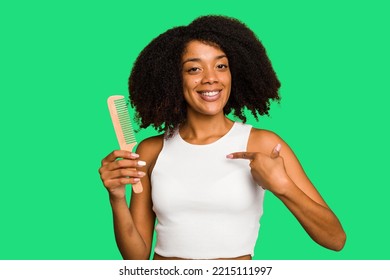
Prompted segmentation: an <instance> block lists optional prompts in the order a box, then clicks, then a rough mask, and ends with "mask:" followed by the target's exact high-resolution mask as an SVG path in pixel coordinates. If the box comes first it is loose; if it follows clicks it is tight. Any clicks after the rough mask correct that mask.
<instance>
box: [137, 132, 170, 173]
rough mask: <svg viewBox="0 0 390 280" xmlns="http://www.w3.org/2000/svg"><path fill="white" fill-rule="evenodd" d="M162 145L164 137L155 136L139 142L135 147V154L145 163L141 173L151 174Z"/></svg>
mask: <svg viewBox="0 0 390 280" xmlns="http://www.w3.org/2000/svg"><path fill="white" fill-rule="evenodd" d="M163 144H164V135H157V136H153V137H149V138H146V139H145V140H143V141H141V142H140V143H139V144H138V147H137V154H139V156H140V157H139V158H140V160H143V161H145V162H146V166H145V167H144V168H143V170H142V169H141V170H142V171H146V172H147V173H149V174H150V173H151V171H152V169H153V166H154V164H155V162H156V160H157V158H158V155H159V154H160V152H161V149H162V147H163Z"/></svg>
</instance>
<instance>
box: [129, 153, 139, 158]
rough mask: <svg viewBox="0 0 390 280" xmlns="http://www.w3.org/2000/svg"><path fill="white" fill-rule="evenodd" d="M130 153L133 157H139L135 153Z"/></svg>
mask: <svg viewBox="0 0 390 280" xmlns="http://www.w3.org/2000/svg"><path fill="white" fill-rule="evenodd" d="M130 155H131V156H132V157H133V158H138V157H139V155H138V154H136V153H131V154H130Z"/></svg>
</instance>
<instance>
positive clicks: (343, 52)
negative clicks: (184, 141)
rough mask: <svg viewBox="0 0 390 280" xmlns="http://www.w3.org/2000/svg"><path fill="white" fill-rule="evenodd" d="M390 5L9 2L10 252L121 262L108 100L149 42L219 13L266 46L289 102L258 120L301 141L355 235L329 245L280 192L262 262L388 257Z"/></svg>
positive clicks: (5, 182) (3, 248) (5, 90)
mask: <svg viewBox="0 0 390 280" xmlns="http://www.w3.org/2000/svg"><path fill="white" fill-rule="evenodd" d="M387 3H388V2H387V1H375V0H371V1H334V0H332V1H245V0H243V1H227V0H224V1H222V0H216V1H203V0H199V1H188V2H186V1H130V0H129V1H72V0H71V1H13V2H11V1H3V2H2V3H1V4H0V25H1V31H0V32H1V44H0V49H1V52H0V69H1V77H0V92H1V99H2V101H1V110H0V114H1V134H2V136H1V139H2V141H1V146H0V149H1V169H0V171H1V181H0V184H1V188H0V259H15V260H19V259H27V260H29V259H31V260H32V259H34V260H35V259H38V260H42V259H45V260H47V259H57V260H66V259H73V260H78V259H80V260H83V259H92V260H100V259H120V258H121V257H120V254H119V252H118V250H117V248H116V245H115V240H114V234H113V228H112V217H111V209H110V205H109V202H108V196H107V192H106V190H105V189H104V188H103V186H102V184H101V181H100V178H99V174H98V168H99V166H100V161H101V159H102V158H103V157H104V156H105V155H106V154H107V153H109V152H110V151H112V150H114V149H117V148H118V144H117V141H116V138H115V134H114V130H113V128H112V124H111V120H110V118H109V114H108V110H107V106H106V99H107V97H108V96H109V95H114V94H123V95H127V78H128V75H129V73H130V70H131V67H132V64H133V62H134V60H135V58H136V57H137V55H138V54H139V52H140V51H141V50H142V48H143V47H144V46H146V44H147V43H148V42H150V40H152V39H153V38H154V37H156V36H157V35H159V34H160V33H162V32H164V31H165V30H167V29H168V28H171V27H173V26H178V25H185V24H188V23H190V22H191V21H192V20H193V19H194V18H195V17H197V16H200V15H206V14H221V15H227V16H232V17H236V18H238V19H240V20H242V21H243V22H245V23H246V24H247V25H248V26H249V27H250V28H251V29H253V30H254V32H255V33H256V34H257V35H258V36H259V38H260V40H261V41H262V42H263V43H264V45H265V47H266V49H267V51H268V54H269V56H270V58H271V60H272V62H273V65H274V68H275V70H276V72H277V74H278V76H279V78H280V80H281V82H282V88H281V95H282V102H281V104H273V105H272V109H271V117H263V118H261V119H260V120H259V121H258V122H256V121H255V120H254V119H253V118H249V123H250V124H252V125H254V126H256V127H258V128H265V129H269V130H272V131H274V132H276V133H277V134H279V135H280V136H281V137H282V138H283V139H285V140H286V141H287V142H288V143H289V144H290V146H291V147H292V148H293V150H294V151H295V153H296V154H297V156H298V158H299V159H300V161H301V163H302V165H303V166H304V168H305V170H306V172H307V174H308V175H309V177H310V178H311V180H312V181H313V183H314V185H315V186H316V187H317V188H318V190H319V191H320V192H321V194H322V196H323V197H324V199H325V200H326V201H327V203H328V204H329V205H330V207H331V208H332V210H334V212H335V213H336V214H337V216H338V217H339V219H340V220H341V222H342V224H343V226H344V229H345V231H346V233H347V236H348V239H347V243H346V246H345V248H344V249H343V250H342V251H341V252H333V251H329V250H327V249H324V248H322V247H320V246H319V245H317V244H315V243H314V242H313V241H311V239H310V238H309V237H308V235H307V234H306V233H305V232H304V230H303V229H302V228H301V226H300V225H299V224H298V222H297V221H296V219H295V218H294V217H293V216H292V214H290V212H289V211H288V210H287V209H286V208H285V206H284V205H283V204H282V203H281V202H280V201H279V200H278V199H276V198H275V197H274V196H273V195H272V194H271V193H267V194H266V198H265V212H264V215H263V218H262V220H261V230H260V233H259V239H258V242H257V245H256V250H255V259H389V257H390V244H389V236H390V229H389V226H388V224H389V222H388V221H389V218H388V216H389V203H388V201H389V196H390V184H389V177H388V176H389V171H388V166H389V164H388V159H389V157H390V153H389V143H390V139H389V133H388V122H389V105H390V104H389V101H390V97H389V96H390V87H389V82H388V76H389V65H390V56H389V50H390V44H389V27H390V26H389V25H390V24H389V16H388V15H389V4H387ZM155 134H156V132H155V131H153V130H152V129H147V130H142V131H140V132H139V133H138V135H137V138H138V140H142V139H144V138H146V137H148V136H151V135H155Z"/></svg>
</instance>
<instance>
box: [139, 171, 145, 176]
mask: <svg viewBox="0 0 390 280" xmlns="http://www.w3.org/2000/svg"><path fill="white" fill-rule="evenodd" d="M145 174H146V173H145V172H142V171H138V176H142V177H143V176H145Z"/></svg>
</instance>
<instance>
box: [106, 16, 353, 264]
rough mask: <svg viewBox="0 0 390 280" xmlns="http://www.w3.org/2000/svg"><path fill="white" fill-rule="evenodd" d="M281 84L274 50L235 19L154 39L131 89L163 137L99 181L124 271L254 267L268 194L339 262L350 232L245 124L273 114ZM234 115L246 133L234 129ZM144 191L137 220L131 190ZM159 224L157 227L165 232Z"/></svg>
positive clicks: (143, 117) (282, 148)
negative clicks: (190, 263) (234, 264)
mask: <svg viewBox="0 0 390 280" xmlns="http://www.w3.org/2000/svg"><path fill="white" fill-rule="evenodd" d="M279 87H280V83H279V81H278V79H277V77H276V75H275V73H274V71H273V69H272V66H271V63H270V61H269V59H268V57H267V55H266V52H265V49H264V47H263V46H262V44H261V43H260V42H259V40H258V39H257V38H256V36H255V35H254V34H253V32H252V31H251V30H250V29H248V28H247V27H246V26H245V25H244V24H243V23H241V22H239V21H238V20H236V19H232V18H227V17H222V16H205V17H200V18H198V19H196V20H194V21H193V22H192V23H191V24H190V25H188V26H183V27H176V28H173V29H170V30H168V31H167V32H165V33H163V34H161V35H160V36H158V37H157V38H155V39H154V40H153V41H152V42H151V43H150V44H149V45H148V46H147V47H146V48H145V49H144V50H143V51H142V52H141V54H140V55H139V57H138V58H137V61H136V62H135V64H134V67H133V70H132V73H131V75H130V79H129V90H130V100H131V103H132V105H133V106H135V109H136V111H137V117H138V120H139V121H140V125H141V127H142V128H145V127H148V126H149V125H152V126H154V127H155V128H156V129H157V130H159V131H160V132H164V133H163V134H162V135H160V136H155V137H151V138H148V139H146V140H144V141H142V142H141V143H140V144H139V146H138V148H137V151H136V153H131V152H127V151H120V150H117V151H113V152H112V153H110V154H109V155H108V156H107V157H105V158H104V159H103V160H102V166H101V168H100V169H99V172H100V175H101V179H102V181H103V184H104V186H105V187H106V188H107V190H108V193H109V197H110V202H111V206H112V211H113V218H114V230H115V236H116V241H117V244H118V248H119V250H120V252H121V254H122V256H123V258H124V259H149V257H150V254H151V253H152V252H151V247H152V238H153V231H154V229H156V232H157V244H156V247H155V251H154V259H158V260H160V259H251V258H252V256H253V250H254V246H255V242H256V239H257V236H258V231H259V227H260V224H259V220H260V217H261V215H262V212H263V197H264V192H265V190H267V191H270V192H272V193H273V194H274V195H276V196H277V197H278V198H279V199H280V200H281V201H282V202H283V203H284V204H285V205H286V207H287V208H288V209H289V210H290V211H291V212H292V214H293V215H294V216H295V217H296V218H297V220H298V221H299V222H300V224H301V225H302V226H303V228H304V229H305V230H306V231H307V233H308V234H309V235H310V236H311V238H312V239H313V240H314V241H315V242H317V243H318V244H320V245H322V246H324V247H326V248H329V249H332V250H337V251H338V250H341V249H342V248H343V246H344V243H345V239H346V236H345V233H344V231H343V229H342V226H341V224H340V222H339V221H338V219H337V217H336V216H335V215H334V214H333V212H332V211H331V210H330V209H329V207H328V206H327V204H326V203H325V201H324V200H323V199H322V198H321V196H320V194H319V193H318V192H317V190H316V189H315V187H314V186H313V185H312V183H311V182H310V180H309V179H308V178H307V176H306V175H305V173H304V171H303V169H302V167H301V165H300V163H299V161H298V159H297V158H296V157H295V155H294V153H293V151H292V150H291V149H290V147H289V146H288V145H287V144H286V143H285V142H284V141H283V140H282V139H281V138H280V137H279V136H278V135H276V134H275V133H273V132H270V131H266V130H262V129H256V128H253V127H251V126H250V125H247V124H245V121H246V119H245V116H244V115H243V109H244V107H246V108H248V109H249V110H250V111H251V112H252V114H253V115H254V116H255V117H256V118H257V115H264V114H268V111H269V107H270V106H269V105H270V101H272V100H276V101H279V100H280V97H279V94H278V89H279ZM229 113H233V114H234V115H235V116H236V117H238V118H239V119H241V121H242V122H243V123H240V122H233V121H232V120H230V119H229V118H227V117H226V115H227V114H229ZM139 181H141V183H142V185H143V187H144V190H143V192H142V193H139V194H135V193H133V194H132V197H131V201H130V211H129V209H128V206H127V203H126V197H125V185H126V184H134V183H137V182H139ZM156 218H157V221H158V222H157V224H156V223H155V220H156Z"/></svg>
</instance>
